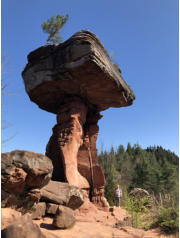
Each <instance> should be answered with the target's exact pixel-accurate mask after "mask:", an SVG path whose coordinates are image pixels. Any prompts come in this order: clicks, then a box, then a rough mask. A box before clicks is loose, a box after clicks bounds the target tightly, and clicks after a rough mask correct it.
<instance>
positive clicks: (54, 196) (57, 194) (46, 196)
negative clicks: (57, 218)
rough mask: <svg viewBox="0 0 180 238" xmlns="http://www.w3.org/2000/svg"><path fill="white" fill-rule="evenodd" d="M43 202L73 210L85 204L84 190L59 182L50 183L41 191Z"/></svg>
mask: <svg viewBox="0 0 180 238" xmlns="http://www.w3.org/2000/svg"><path fill="white" fill-rule="evenodd" d="M41 201H45V202H48V203H54V204H59V205H65V206H67V207H70V208H72V209H73V210H75V209H77V208H79V207H80V206H81V205H82V204H83V202H84V194H83V191H82V189H80V188H78V187H75V186H72V185H69V184H68V183H62V182H58V181H50V182H49V183H48V184H47V185H46V186H45V187H43V188H42V189H41Z"/></svg>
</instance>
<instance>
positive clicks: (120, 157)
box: [98, 143, 179, 204]
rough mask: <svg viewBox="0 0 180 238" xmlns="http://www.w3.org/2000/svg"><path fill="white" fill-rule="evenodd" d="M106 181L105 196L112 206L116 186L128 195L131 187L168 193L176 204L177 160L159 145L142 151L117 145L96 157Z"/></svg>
mask: <svg viewBox="0 0 180 238" xmlns="http://www.w3.org/2000/svg"><path fill="white" fill-rule="evenodd" d="M98 161H99V164H100V165H101V166H102V168H103V171H104V175H105V178H106V187H105V196H106V198H107V199H108V201H109V203H110V204H112V203H113V194H114V189H115V186H116V185H117V184H119V185H120V187H121V188H122V189H123V190H124V191H127V192H129V191H130V190H131V189H133V188H135V187H139V188H143V189H146V190H147V191H148V192H149V193H150V194H154V196H157V195H158V194H160V193H162V194H170V195H173V197H174V199H175V200H176V201H178V194H179V191H178V189H179V185H178V181H179V179H178V178H179V174H178V172H179V158H178V156H177V155H175V154H174V153H172V152H171V151H169V150H165V149H163V148H162V147H161V146H157V147H156V146H154V147H148V148H147V149H142V148H141V147H140V145H138V144H135V145H134V146H131V144H130V143H128V145H127V148H126V149H125V148H124V146H123V145H120V146H119V147H118V148H117V149H116V150H115V149H114V148H113V147H112V148H111V150H110V151H101V153H100V154H99V156H98Z"/></svg>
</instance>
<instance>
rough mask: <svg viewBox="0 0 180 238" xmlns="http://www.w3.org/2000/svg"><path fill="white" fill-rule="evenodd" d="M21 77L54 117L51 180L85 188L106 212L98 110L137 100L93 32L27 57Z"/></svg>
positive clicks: (49, 152) (48, 151)
mask: <svg viewBox="0 0 180 238" xmlns="http://www.w3.org/2000/svg"><path fill="white" fill-rule="evenodd" d="M22 76H23V79H24V83H25V88H26V92H27V93H28V95H29V97H30V99H31V100H32V101H33V102H35V103H36V104H37V105H38V106H39V107H40V108H42V109H44V110H46V111H48V112H52V113H55V114H57V124H56V125H55V126H54V128H53V134H52V136H51V138H50V140H49V142H48V144H47V147H46V155H47V156H48V157H49V158H51V160H52V162H53V166H54V170H53V175H52V179H53V180H56V181H62V182H68V183H69V184H70V185H75V186H78V187H80V188H83V189H85V190H86V191H87V194H88V196H89V197H90V199H91V201H93V202H94V203H95V204H97V205H98V206H100V207H107V206H108V204H107V201H106V199H105V198H104V185H105V178H104V175H103V172H102V169H101V167H100V166H99V165H98V159H97V149H96V140H97V137H98V131H99V127H98V120H99V119H100V118H101V117H102V116H101V114H100V111H102V110H105V109H107V108H109V107H123V106H129V105H131V104H132V102H133V100H134V99H135V96H134V93H133V91H132V90H131V89H130V87H129V86H128V85H127V83H126V82H125V81H124V79H123V78H122V75H121V70H120V69H119V67H118V66H117V65H116V64H115V63H113V62H112V61H111V60H110V58H109V56H108V54H107V52H106V50H105V49H104V47H103V45H102V44H101V42H100V41H99V39H98V38H97V37H96V36H95V35H94V34H93V33H91V32H89V31H80V32H78V33H76V34H75V35H73V36H72V37H71V38H70V39H69V40H67V41H65V42H64V43H61V44H60V45H58V46H55V45H48V46H43V47H40V48H39V49H37V50H35V51H33V52H31V53H30V54H29V55H28V64H27V65H26V67H25V69H24V71H23V73H22Z"/></svg>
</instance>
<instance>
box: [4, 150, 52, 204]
mask: <svg viewBox="0 0 180 238" xmlns="http://www.w3.org/2000/svg"><path fill="white" fill-rule="evenodd" d="M52 171H53V166H52V162H51V160H50V159H49V158H48V157H47V156H45V155H42V154H39V153H34V152H30V151H21V150H15V151H12V152H8V153H2V156H1V187H2V206H3V207H8V206H14V207H16V206H17V207H21V206H24V205H25V206H26V207H27V206H28V203H29V204H31V205H32V204H33V203H35V202H38V201H39V200H40V188H42V187H43V186H45V185H46V184H47V183H48V182H49V181H50V179H51V176H52Z"/></svg>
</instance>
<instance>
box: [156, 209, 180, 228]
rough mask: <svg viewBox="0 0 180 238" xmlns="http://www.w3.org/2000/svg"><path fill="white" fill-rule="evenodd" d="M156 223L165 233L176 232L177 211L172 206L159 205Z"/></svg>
mask: <svg viewBox="0 0 180 238" xmlns="http://www.w3.org/2000/svg"><path fill="white" fill-rule="evenodd" d="M156 223H157V225H158V226H159V227H161V229H162V230H163V231H164V232H166V233H176V232H178V229H179V211H178V209H175V208H173V207H169V208H164V207H160V208H159V212H158V214H157V216H156Z"/></svg>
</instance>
